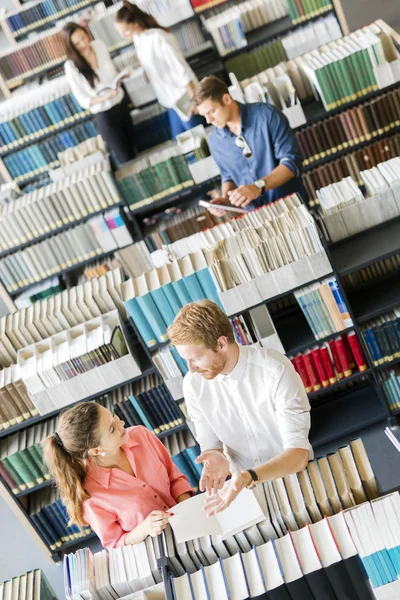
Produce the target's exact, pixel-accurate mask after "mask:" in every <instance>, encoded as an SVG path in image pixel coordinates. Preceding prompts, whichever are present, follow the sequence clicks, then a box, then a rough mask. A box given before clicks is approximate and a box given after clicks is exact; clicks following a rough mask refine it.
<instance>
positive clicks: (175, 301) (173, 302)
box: [162, 282, 183, 315]
mask: <svg viewBox="0 0 400 600" xmlns="http://www.w3.org/2000/svg"><path fill="white" fill-rule="evenodd" d="M162 289H163V290H164V294H165V296H166V298H167V300H168V304H169V305H170V307H171V308H172V311H173V313H174V315H177V314H178V312H179V311H180V309H181V308H182V306H183V304H182V303H181V302H180V300H179V297H178V294H177V293H176V289H175V288H174V286H173V285H172V282H171V283H166V284H165V285H163V286H162Z"/></svg>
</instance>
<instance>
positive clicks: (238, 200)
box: [193, 76, 305, 215]
mask: <svg viewBox="0 0 400 600" xmlns="http://www.w3.org/2000/svg"><path fill="white" fill-rule="evenodd" d="M193 100H194V103H195V105H196V106H197V110H198V112H199V114H200V115H202V116H203V117H205V119H206V121H207V123H209V124H211V125H214V126H215V128H216V129H215V130H214V131H213V133H212V134H211V137H210V140H209V144H210V151H211V154H212V156H213V157H214V159H215V162H216V163H217V165H218V166H219V169H220V171H221V180H222V190H221V197H216V198H214V199H213V200H212V202H213V203H215V204H218V205H221V204H223V205H227V206H229V205H234V206H236V207H241V208H245V207H249V208H256V207H258V206H262V205H263V204H268V203H269V202H273V201H274V200H277V199H278V198H282V197H284V196H288V195H289V194H293V193H296V192H297V193H299V194H300V195H302V196H304V195H305V192H304V188H303V185H302V182H301V172H302V158H301V154H300V150H299V148H298V145H297V141H296V138H295V135H294V133H293V131H292V130H291V128H290V126H289V122H288V120H287V119H286V117H285V116H284V115H283V113H281V112H280V111H279V110H278V109H277V108H275V107H274V106H273V105H272V104H268V103H263V102H256V103H252V104H241V103H239V102H236V100H234V99H233V98H232V96H231V95H230V93H229V91H228V86H227V85H226V84H225V83H224V82H223V81H222V80H221V79H218V77H215V76H210V77H205V78H204V79H202V81H201V82H200V83H199V84H198V86H197V88H196V91H195V94H194V98H193ZM214 213H215V214H217V215H221V214H223V212H222V211H220V210H215V209H214Z"/></svg>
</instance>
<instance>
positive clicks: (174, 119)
mask: <svg viewBox="0 0 400 600" xmlns="http://www.w3.org/2000/svg"><path fill="white" fill-rule="evenodd" d="M115 26H116V28H117V30H118V31H119V33H120V35H121V36H122V37H125V38H130V37H133V43H134V45H135V48H136V52H137V56H138V59H139V61H140V63H141V65H142V67H143V69H144V71H145V73H146V75H147V78H148V79H149V81H150V83H151V85H152V86H153V88H154V91H155V94H156V96H157V100H158V102H159V103H160V104H161V105H162V106H165V107H166V108H168V117H169V122H170V126H171V133H172V137H173V138H175V137H176V136H177V135H178V134H179V133H182V132H183V131H187V130H188V129H191V128H192V127H195V126H196V125H199V124H200V123H203V120H202V118H201V117H199V116H198V115H193V107H192V101H191V100H192V97H193V94H194V90H195V87H196V84H197V83H198V80H197V77H196V75H195V74H194V73H193V71H192V69H191V67H190V65H189V64H188V63H187V61H186V60H185V58H184V56H183V54H182V52H181V49H180V48H179V44H178V41H177V40H176V39H175V37H174V36H173V35H172V34H171V33H169V32H168V30H167V29H165V28H164V27H161V25H159V24H158V23H157V21H156V19H155V18H154V17H153V16H152V15H149V14H147V13H145V12H143V11H142V10H141V9H140V8H139V7H138V6H136V5H135V4H131V3H130V2H128V1H127V0H124V2H123V6H122V8H120V9H119V11H118V12H117V14H116V16H115Z"/></svg>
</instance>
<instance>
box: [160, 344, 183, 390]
mask: <svg viewBox="0 0 400 600" xmlns="http://www.w3.org/2000/svg"><path fill="white" fill-rule="evenodd" d="M153 361H154V364H155V365H156V367H157V369H158V371H159V372H160V374H161V377H162V378H163V379H164V381H167V382H168V380H170V379H174V378H181V379H182V377H183V375H186V373H187V372H188V367H187V363H186V361H184V360H182V358H181V357H180V356H179V354H178V352H177V351H176V348H168V347H165V348H161V349H160V350H158V352H156V353H155V354H154V355H153Z"/></svg>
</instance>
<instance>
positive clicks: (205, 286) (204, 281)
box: [195, 268, 224, 310]
mask: <svg viewBox="0 0 400 600" xmlns="http://www.w3.org/2000/svg"><path fill="white" fill-rule="evenodd" d="M195 275H196V277H197V279H198V281H199V283H200V286H201V288H202V290H203V293H204V298H207V299H208V300H212V301H213V302H215V304H217V305H218V306H219V307H220V308H221V309H222V310H224V309H223V306H222V304H221V300H220V299H219V296H218V291H217V288H216V286H215V283H214V279H213V278H212V275H211V273H210V271H209V270H208V268H207V269H201V270H200V271H196V273H195Z"/></svg>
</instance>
